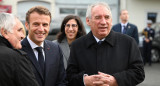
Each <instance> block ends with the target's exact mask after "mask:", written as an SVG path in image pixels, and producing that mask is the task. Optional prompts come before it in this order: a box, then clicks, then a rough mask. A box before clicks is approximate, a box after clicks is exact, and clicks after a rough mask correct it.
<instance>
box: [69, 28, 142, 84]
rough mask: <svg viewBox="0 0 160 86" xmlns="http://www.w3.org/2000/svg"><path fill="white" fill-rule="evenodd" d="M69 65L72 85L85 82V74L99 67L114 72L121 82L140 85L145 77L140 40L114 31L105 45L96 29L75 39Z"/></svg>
mask: <svg viewBox="0 0 160 86" xmlns="http://www.w3.org/2000/svg"><path fill="white" fill-rule="evenodd" d="M70 52H71V53H70V58H69V61H68V67H67V79H68V80H69V85H70V86H84V83H83V75H84V74H88V75H93V74H97V73H98V71H101V72H104V73H107V74H110V75H113V76H114V77H115V79H116V80H117V83H118V86H136V85H137V84H138V83H140V82H142V81H143V80H144V76H145V75H144V67H143V61H142V57H141V54H140V51H139V48H138V46H137V44H136V41H135V40H134V39H133V38H131V37H129V36H126V35H122V34H120V33H117V32H114V31H111V32H110V34H109V35H108V36H107V37H106V38H105V40H104V42H102V44H101V45H98V44H97V42H96V40H95V38H94V37H93V35H92V32H90V33H89V34H87V35H86V36H83V37H81V38H79V39H77V40H75V41H74V42H73V43H72V47H71V51H70Z"/></svg>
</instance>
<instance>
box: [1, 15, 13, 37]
mask: <svg viewBox="0 0 160 86" xmlns="http://www.w3.org/2000/svg"><path fill="white" fill-rule="evenodd" d="M15 25H16V16H14V15H13V14H9V13H0V30H1V29H2V28H3V29H4V30H6V31H8V32H11V33H12V32H13V28H14V26H15ZM0 35H1V36H2V34H1V33H0Z"/></svg>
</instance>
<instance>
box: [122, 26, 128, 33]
mask: <svg viewBox="0 0 160 86" xmlns="http://www.w3.org/2000/svg"><path fill="white" fill-rule="evenodd" d="M126 31H127V28H126V26H123V31H122V33H123V34H126Z"/></svg>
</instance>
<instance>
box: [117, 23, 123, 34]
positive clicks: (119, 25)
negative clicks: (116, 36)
mask: <svg viewBox="0 0 160 86" xmlns="http://www.w3.org/2000/svg"><path fill="white" fill-rule="evenodd" d="M118 27H120V28H117V30H118V31H117V32H120V33H121V32H122V26H121V24H118Z"/></svg>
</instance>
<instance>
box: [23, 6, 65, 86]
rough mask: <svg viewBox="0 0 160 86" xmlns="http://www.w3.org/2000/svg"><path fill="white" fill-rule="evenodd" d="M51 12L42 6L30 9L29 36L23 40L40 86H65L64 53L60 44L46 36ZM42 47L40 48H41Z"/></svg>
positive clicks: (26, 24) (27, 25)
mask: <svg viewBox="0 0 160 86" xmlns="http://www.w3.org/2000/svg"><path fill="white" fill-rule="evenodd" d="M50 22H51V13H50V12H49V10H48V9H47V8H45V7H42V6H36V7H32V8H31V9H29V11H28V12H27V14H26V22H25V26H26V28H27V30H28V36H27V37H26V38H25V39H24V40H23V41H22V47H23V48H22V50H24V51H25V52H27V55H28V57H29V58H30V60H31V62H32V63H33V70H34V73H35V76H36V79H37V81H38V83H39V84H40V86H65V84H66V83H65V69H64V65H63V55H62V53H61V50H60V48H59V46H58V45H57V44H55V43H53V42H52V41H47V40H45V38H46V37H47V35H48V32H49V28H50ZM39 49H40V50H39Z"/></svg>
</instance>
